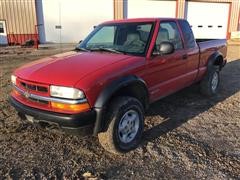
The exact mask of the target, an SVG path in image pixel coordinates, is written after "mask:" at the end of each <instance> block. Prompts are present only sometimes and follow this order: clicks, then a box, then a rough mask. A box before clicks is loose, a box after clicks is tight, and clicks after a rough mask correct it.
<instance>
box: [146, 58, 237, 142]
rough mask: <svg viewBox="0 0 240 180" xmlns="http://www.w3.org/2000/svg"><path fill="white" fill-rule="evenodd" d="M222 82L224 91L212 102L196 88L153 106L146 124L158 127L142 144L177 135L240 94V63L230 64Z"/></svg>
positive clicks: (150, 131) (147, 134) (150, 129)
mask: <svg viewBox="0 0 240 180" xmlns="http://www.w3.org/2000/svg"><path fill="white" fill-rule="evenodd" d="M220 78H221V83H220V91H219V93H218V95H216V96H215V97H211V98H208V97H205V96H203V95H201V94H200V92H199V87H198V85H193V86H191V87H189V88H186V89H184V90H182V91H180V92H178V93H176V94H173V95H170V96H168V97H166V98H163V99H161V100H160V101H158V102H155V103H153V104H152V105H151V106H150V108H149V110H148V111H147V113H146V121H145V124H147V125H148V123H149V124H154V126H153V127H150V128H148V129H147V130H145V132H144V134H143V142H142V144H143V145H144V144H146V143H147V142H148V141H152V140H154V139H156V138H158V137H160V136H162V135H164V134H166V133H168V132H170V131H173V130H174V129H176V128H178V127H179V126H181V125H182V124H184V123H185V122H187V121H189V120H190V119H192V118H194V117H196V116H198V115H199V114H201V113H203V112H205V111H208V110H209V109H210V108H211V107H213V106H215V105H216V104H217V103H219V102H222V101H224V100H225V99H227V98H229V97H231V96H232V95H234V94H236V93H237V92H239V90H240V59H239V60H235V61H231V62H229V63H227V65H226V66H225V67H224V69H223V70H222V71H221V73H220ZM159 119H160V120H159Z"/></svg>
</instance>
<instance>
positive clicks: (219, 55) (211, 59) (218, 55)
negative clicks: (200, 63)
mask: <svg viewBox="0 0 240 180" xmlns="http://www.w3.org/2000/svg"><path fill="white" fill-rule="evenodd" d="M218 58H222V60H223V55H222V53H221V52H219V51H216V52H214V53H213V54H212V55H211V56H210V57H209V58H208V64H207V69H210V68H211V67H212V66H213V65H214V63H215V62H216V61H217V59H218ZM223 63H224V62H223V61H222V63H221V64H220V69H219V70H221V68H222V67H223Z"/></svg>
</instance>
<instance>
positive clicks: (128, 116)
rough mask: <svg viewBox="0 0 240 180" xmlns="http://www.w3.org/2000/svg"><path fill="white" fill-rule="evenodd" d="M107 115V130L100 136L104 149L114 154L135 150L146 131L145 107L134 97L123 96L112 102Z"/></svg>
mask: <svg viewBox="0 0 240 180" xmlns="http://www.w3.org/2000/svg"><path fill="white" fill-rule="evenodd" d="M108 107H109V109H108V113H107V114H106V116H105V117H106V120H107V121H106V122H108V123H107V124H106V130H105V131H104V132H101V133H99V134H98V139H99V142H100V144H101V145H102V146H103V148H104V149H105V150H107V151H109V152H111V153H114V154H122V153H125V152H128V151H130V150H132V149H135V148H136V147H137V146H138V145H139V143H140V141H141V137H142V133H143V129H144V110H143V105H142V104H141V103H140V102H139V101H138V100H137V99H136V98H133V97H128V96H122V97H117V98H115V99H113V100H112V102H111V103H110V105H109V106H108Z"/></svg>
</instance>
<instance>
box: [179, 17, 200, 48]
mask: <svg viewBox="0 0 240 180" xmlns="http://www.w3.org/2000/svg"><path fill="white" fill-rule="evenodd" d="M179 25H180V27H181V29H182V32H183V38H184V41H185V44H186V48H194V47H196V45H197V44H196V41H195V39H194V35H193V32H192V29H191V27H190V25H189V24H188V22H187V21H186V20H179Z"/></svg>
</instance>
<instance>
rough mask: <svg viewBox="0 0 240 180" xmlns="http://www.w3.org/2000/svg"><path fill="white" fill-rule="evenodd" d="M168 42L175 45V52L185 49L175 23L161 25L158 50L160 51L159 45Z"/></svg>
mask: <svg viewBox="0 0 240 180" xmlns="http://www.w3.org/2000/svg"><path fill="white" fill-rule="evenodd" d="M166 41H167V42H171V43H172V44H173V45H174V48H175V50H178V49H183V44H182V40H181V36H180V33H179V30H178V27H177V24H176V23H175V22H162V23H160V27H159V31H158V36H157V40H156V48H157V49H159V45H160V44H161V43H162V42H166Z"/></svg>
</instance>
